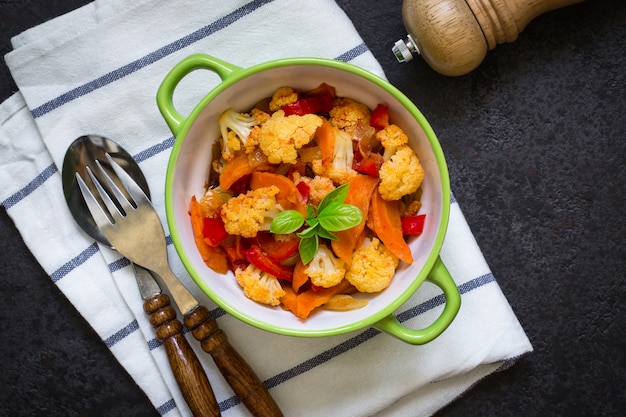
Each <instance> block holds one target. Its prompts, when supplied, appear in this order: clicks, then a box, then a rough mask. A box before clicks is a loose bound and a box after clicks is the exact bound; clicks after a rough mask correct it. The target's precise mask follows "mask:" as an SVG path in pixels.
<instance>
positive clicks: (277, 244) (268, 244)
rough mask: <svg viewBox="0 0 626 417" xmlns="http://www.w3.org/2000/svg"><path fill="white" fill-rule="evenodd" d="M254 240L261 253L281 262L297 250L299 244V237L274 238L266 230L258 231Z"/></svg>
mask: <svg viewBox="0 0 626 417" xmlns="http://www.w3.org/2000/svg"><path fill="white" fill-rule="evenodd" d="M254 241H255V243H256V244H257V245H258V246H259V247H260V248H261V250H262V251H263V253H265V254H266V255H267V256H268V257H269V258H270V259H271V260H272V261H274V262H282V261H284V260H285V259H289V258H290V257H291V256H293V255H294V254H295V253H296V252H297V251H298V246H299V245H300V239H298V238H295V237H294V238H293V239H287V240H276V239H275V238H274V235H273V234H271V233H266V232H259V233H258V234H257V235H256V237H255V238H254Z"/></svg>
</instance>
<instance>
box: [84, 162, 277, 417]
mask: <svg viewBox="0 0 626 417" xmlns="http://www.w3.org/2000/svg"><path fill="white" fill-rule="evenodd" d="M105 156H106V160H104V161H96V165H97V168H96V169H94V170H91V169H88V170H87V172H88V173H89V177H90V180H91V181H93V183H94V184H95V185H96V187H97V188H98V193H97V194H98V196H99V197H100V198H101V201H102V203H98V201H97V199H96V196H95V195H94V194H93V193H91V191H90V190H89V188H88V187H87V186H86V184H85V181H84V179H83V178H82V177H81V176H80V175H77V181H78V183H79V186H80V187H81V190H82V192H83V194H84V195H85V199H86V201H87V205H88V207H89V210H90V212H91V214H92V216H93V218H94V220H95V222H96V224H97V225H98V227H99V229H100V230H101V231H102V233H103V235H104V236H105V237H106V239H107V240H108V241H109V242H110V243H111V244H113V246H114V247H115V248H116V250H117V251H118V252H119V253H121V254H122V255H124V256H125V257H126V258H128V259H129V260H130V261H131V262H133V263H135V264H137V265H140V266H142V267H144V268H146V269H148V270H150V271H152V272H153V273H155V274H156V275H157V276H158V277H159V278H160V279H161V280H162V282H164V283H165V285H166V286H167V288H168V289H169V293H170V294H171V296H172V298H173V299H174V302H175V303H176V305H177V306H178V308H179V310H180V311H181V312H182V313H183V315H184V323H185V325H186V326H187V327H188V328H189V329H190V330H191V331H192V334H193V336H194V337H195V338H196V339H197V340H198V341H200V343H201V346H202V349H203V350H204V351H205V352H207V353H209V354H210V355H211V357H212V358H213V360H214V361H215V363H216V365H217V367H218V368H219V370H220V372H221V373H222V375H223V376H224V378H225V379H226V381H227V382H228V383H229V385H230V386H231V387H232V389H233V390H234V392H235V393H236V394H237V396H238V397H239V399H240V400H241V401H242V402H243V403H244V405H245V406H246V407H247V408H248V409H249V410H250V411H251V412H252V414H253V415H255V416H259V417H261V416H267V417H269V416H272V417H274V416H282V415H283V414H282V412H281V411H280V408H279V407H278V405H277V404H276V402H275V401H274V399H273V398H272V397H271V395H270V394H269V392H268V390H267V389H266V388H265V387H264V386H263V383H262V382H261V380H260V379H259V378H258V376H257V375H256V374H255V373H254V371H253V370H252V369H251V368H250V366H249V365H248V363H247V362H246V361H245V360H244V359H243V358H242V357H241V355H240V354H239V353H238V352H237V351H236V350H235V349H234V348H233V347H232V345H231V344H230V343H229V342H228V339H227V336H226V334H225V333H224V332H223V331H222V330H221V329H220V328H219V327H218V325H217V322H216V321H215V319H214V318H213V317H212V316H211V314H210V312H209V311H208V309H207V308H206V307H204V306H202V305H199V303H198V300H196V299H195V297H194V296H193V295H192V294H191V293H190V292H189V291H188V290H187V288H185V287H184V286H183V285H182V283H181V282H180V281H179V280H178V278H177V277H176V276H175V275H174V273H173V272H172V270H171V269H170V266H169V263H168V259H167V249H166V242H165V234H164V232H163V226H162V224H161V221H160V219H159V217H158V215H157V213H156V211H155V210H154V208H153V207H152V204H151V203H150V200H149V199H148V197H147V196H146V194H145V193H144V192H143V191H142V189H141V187H139V186H138V185H137V183H136V182H135V181H133V179H132V177H131V176H130V175H128V173H127V172H126V171H125V170H124V169H123V168H122V167H120V165H118V164H117V163H116V162H115V160H114V158H112V157H111V155H110V154H108V153H107V154H106V155H105ZM105 163H106V165H107V166H110V167H111V168H112V171H113V172H107V171H106V170H105V169H104V168H103V165H104V164H105ZM96 177H101V178H105V181H104V183H101V182H100V181H98V180H97V178H96ZM104 187H107V188H108V189H110V190H111V191H112V193H113V196H109V194H107V193H106V191H105V190H104ZM125 194H126V195H128V196H129V197H130V198H128V197H127V196H126V195H125ZM131 201H132V202H131ZM116 204H117V205H116ZM118 205H119V206H118Z"/></svg>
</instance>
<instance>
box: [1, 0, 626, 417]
mask: <svg viewBox="0 0 626 417" xmlns="http://www.w3.org/2000/svg"><path fill="white" fill-rule="evenodd" d="M85 3H87V2H86V1H84V0H54V1H52V0H26V1H22V2H18V1H6V0H3V1H0V52H1V53H2V55H3V56H4V54H6V53H7V52H8V51H9V50H10V43H9V41H10V38H11V36H13V35H17V34H18V33H19V32H21V31H22V30H25V29H27V28H29V27H32V26H35V25H37V24H39V23H42V22H44V21H46V20H48V19H50V18H53V17H55V16H58V15H61V14H63V13H65V12H68V11H70V10H72V9H75V8H77V7H79V6H81V5H83V4H85ZM338 3H339V5H340V6H341V7H342V8H343V9H344V10H345V11H346V13H347V14H348V15H349V16H350V17H351V18H352V20H353V21H354V24H355V25H356V27H357V29H358V30H359V32H360V33H361V36H362V37H363V39H364V40H365V42H366V43H367V45H368V46H369V48H370V49H371V51H372V52H373V53H374V54H375V56H376V58H377V59H378V60H379V61H380V62H381V64H382V65H383V67H384V69H385V71H386V73H387V75H388V78H389V79H390V81H391V82H392V83H393V84H394V85H396V86H397V87H398V88H400V89H401V90H402V91H404V92H405V93H406V94H407V95H408V96H409V97H410V98H411V99H412V100H413V101H414V102H415V103H416V104H417V106H418V107H419V108H420V109H421V110H422V112H423V113H424V114H425V116H426V117H427V118H428V120H429V121H430V123H431V124H432V126H433V128H434V130H435V131H436V132H437V134H438V136H439V139H440V141H441V144H442V146H443V149H444V152H445V154H446V157H447V160H448V164H449V170H450V177H451V183H452V189H453V191H454V193H455V196H456V198H457V199H458V200H459V202H460V205H461V207H462V209H463V211H464V213H465V215H466V217H467V220H468V222H469V224H470V226H471V228H472V230H473V232H474V233H475V235H476V239H477V240H478V243H479V245H480V247H481V248H482V250H483V252H484V255H485V257H486V259H487V261H488V263H489V264H490V266H491V268H492V270H493V272H494V274H495V276H496V278H497V280H498V282H499V284H500V286H501V287H502V290H503V292H504V294H505V295H506V296H507V298H508V300H509V302H510V303H511V305H512V307H513V310H514V311H515V312H516V314H517V315H518V317H519V319H520V321H521V323H522V325H523V326H524V328H525V329H526V331H527V333H528V335H529V337H530V339H531V342H532V343H533V345H534V348H535V352H534V353H532V354H530V355H528V356H526V357H524V358H523V359H521V360H520V361H519V362H518V363H517V364H516V365H514V366H513V367H512V368H510V369H508V370H506V371H504V372H501V373H498V374H495V375H492V376H490V377H488V378H486V379H485V380H483V381H482V382H480V383H479V384H478V385H477V386H475V387H474V388H473V389H471V390H470V391H469V392H467V393H466V394H465V395H463V396H462V397H461V398H460V399H458V400H457V401H455V402H454V403H452V404H451V405H449V406H448V407H446V408H445V409H443V410H442V411H441V412H440V413H438V415H440V416H486V415H489V416H491V415H493V416H578V415H585V416H617V415H623V413H624V410H626V391H625V386H626V363H625V351H626V332H625V325H624V308H623V306H622V303H623V302H624V301H625V293H626V291H625V284H624V274H625V272H626V268H625V267H626V238H625V236H624V234H625V232H626V210H625V208H624V191H625V184H626V80H625V79H626V2H624V1H623V0H595V1H587V2H584V3H581V4H577V5H573V6H569V7H567V8H563V9H559V10H556V11H552V12H549V13H546V14H544V15H542V16H539V17H538V18H536V19H535V20H533V21H532V22H531V23H530V24H529V25H528V27H527V28H526V29H525V30H524V31H523V32H522V33H521V35H520V37H519V38H518V39H517V40H516V41H515V42H513V43H511V44H506V45H499V46H498V47H497V48H496V49H495V50H493V51H491V52H489V54H488V56H487V58H486V60H485V61H484V62H483V64H482V65H481V66H480V67H479V68H478V69H477V70H475V71H474V72H472V73H470V74H469V75H466V76H463V77H460V78H448V77H444V76H441V75H438V74H437V73H435V72H434V71H432V70H431V69H430V68H429V67H428V66H427V65H426V64H425V63H424V62H422V61H420V60H419V59H417V60H414V61H412V62H411V63H408V64H398V63H397V62H396V61H395V58H394V57H393V56H392V54H391V52H390V48H391V46H392V45H393V43H394V42H395V41H396V40H397V39H400V38H403V37H404V36H405V30H404V28H403V25H402V20H401V0H393V1H385V2H381V1H376V0H367V1H364V0H338ZM15 91H16V87H15V85H14V82H13V80H12V78H11V76H10V74H9V72H8V69H7V68H6V66H5V65H1V66H0V100H4V99H6V98H7V97H9V96H10V95H11V94H12V93H13V92H15ZM0 234H1V236H2V238H1V239H0V275H1V278H0V295H1V300H0V323H1V325H2V333H1V336H0V358H2V361H3V362H2V370H1V371H0V387H1V388H0V415H2V416H11V417H12V416H39V415H42V416H43V415H45V416H50V417H56V416H149V415H157V413H156V411H155V410H154V409H152V407H151V405H150V403H149V402H148V400H147V399H146V398H145V396H144V395H143V393H142V392H141V391H140V390H139V388H138V387H137V386H136V385H135V384H134V382H133V381H132V380H131V379H130V377H129V376H128V375H127V374H126V373H125V371H124V369H123V368H122V367H121V366H120V365H119V364H118V363H117V361H116V360H115V359H114V358H113V356H112V355H111V354H110V353H109V351H108V350H107V349H106V348H105V346H104V345H103V343H102V342H101V341H100V340H99V338H98V337H97V335H96V334H95V332H94V331H93V330H92V329H91V328H90V327H89V325H88V324H87V323H86V322H85V321H84V320H83V319H82V317H80V315H78V313H77V312H76V311H75V310H74V308H73V307H72V305H71V304H70V303H69V302H68V301H67V299H66V298H65V297H64V296H63V294H62V293H61V292H60V291H59V290H58V289H57V288H56V287H55V286H54V285H53V284H52V282H51V281H50V280H49V279H48V277H47V276H46V274H45V273H44V272H43V271H42V270H41V268H40V267H39V265H38V264H37V262H36V261H35V259H34V258H33V257H32V255H31V254H30V253H29V251H28V250H27V249H26V247H25V246H24V244H23V242H22V240H21V239H20V237H19V234H18V232H17V230H16V229H15V227H14V225H13V224H12V222H11V220H10V218H9V217H8V216H7V215H6V212H5V211H4V209H2V210H1V213H0ZM338 415H341V412H338Z"/></svg>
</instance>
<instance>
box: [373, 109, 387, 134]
mask: <svg viewBox="0 0 626 417" xmlns="http://www.w3.org/2000/svg"><path fill="white" fill-rule="evenodd" d="M370 126H372V127H374V128H376V129H379V130H380V129H384V128H386V127H387V126H389V107H388V106H387V105H386V104H382V103H381V104H379V105H377V106H376V108H375V109H374V110H373V111H372V115H371V116H370Z"/></svg>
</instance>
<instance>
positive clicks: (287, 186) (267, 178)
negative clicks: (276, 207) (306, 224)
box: [250, 171, 306, 215]
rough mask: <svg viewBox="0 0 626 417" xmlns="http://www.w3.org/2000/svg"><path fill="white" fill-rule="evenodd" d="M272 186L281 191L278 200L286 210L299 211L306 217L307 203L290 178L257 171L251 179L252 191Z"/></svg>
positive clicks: (277, 196)
mask: <svg viewBox="0 0 626 417" xmlns="http://www.w3.org/2000/svg"><path fill="white" fill-rule="evenodd" d="M272 185H275V186H276V187H278V190H279V191H278V194H277V195H276V200H277V201H278V202H279V203H280V205H281V206H282V207H283V208H284V209H285V210H297V211H298V212H300V213H302V214H303V215H306V202H305V201H304V198H303V197H302V195H301V194H300V191H298V188H297V187H296V185H295V184H294V183H293V181H291V180H290V179H289V178H287V177H286V176H284V175H280V174H274V173H273V172H264V171H255V172H253V173H252V176H251V177H250V188H251V189H252V190H256V189H258V188H263V187H269V186H272Z"/></svg>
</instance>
